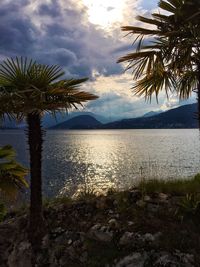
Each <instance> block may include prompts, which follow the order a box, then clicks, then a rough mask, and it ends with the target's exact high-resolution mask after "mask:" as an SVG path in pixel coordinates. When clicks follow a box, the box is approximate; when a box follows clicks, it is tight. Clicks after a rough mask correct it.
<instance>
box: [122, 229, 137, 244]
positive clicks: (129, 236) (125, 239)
mask: <svg viewBox="0 0 200 267" xmlns="http://www.w3.org/2000/svg"><path fill="white" fill-rule="evenodd" d="M134 238H135V236H134V233H132V232H125V233H124V234H123V236H122V237H121V238H120V240H119V245H121V246H125V245H128V244H130V243H132V242H133V239H134Z"/></svg>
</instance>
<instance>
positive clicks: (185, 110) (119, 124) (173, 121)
mask: <svg viewBox="0 0 200 267" xmlns="http://www.w3.org/2000/svg"><path fill="white" fill-rule="evenodd" d="M196 113H197V104H196V103H195V104H190V105H184V106H180V107H178V108H174V109H170V110H168V111H165V112H162V113H160V114H157V115H154V116H151V117H141V118H135V119H124V120H120V121H115V122H111V123H107V124H104V125H103V128H104V129H164V128H166V129H173V128H181V129H183V128H198V121H197V119H196V118H195V114H196Z"/></svg>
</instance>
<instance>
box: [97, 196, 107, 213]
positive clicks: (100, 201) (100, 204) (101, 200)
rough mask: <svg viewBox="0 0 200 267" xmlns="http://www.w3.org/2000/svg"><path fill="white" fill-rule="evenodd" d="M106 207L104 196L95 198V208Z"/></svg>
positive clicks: (102, 208) (101, 208)
mask: <svg viewBox="0 0 200 267" xmlns="http://www.w3.org/2000/svg"><path fill="white" fill-rule="evenodd" d="M107 207H108V205H107V202H106V198H105V197H100V198H99V199H97V201H96V208H97V209H100V210H104V209H106V208H107Z"/></svg>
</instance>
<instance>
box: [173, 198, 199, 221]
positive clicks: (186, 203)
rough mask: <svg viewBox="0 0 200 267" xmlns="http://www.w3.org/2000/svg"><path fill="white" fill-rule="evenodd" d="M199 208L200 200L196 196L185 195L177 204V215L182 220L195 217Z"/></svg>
mask: <svg viewBox="0 0 200 267" xmlns="http://www.w3.org/2000/svg"><path fill="white" fill-rule="evenodd" d="M199 208H200V199H199V196H198V195H197V194H187V195H186V196H185V197H184V198H183V199H182V200H181V202H180V203H179V209H178V213H179V214H180V215H181V217H182V219H186V218H188V219H192V218H194V217H196V215H197V213H198V211H199Z"/></svg>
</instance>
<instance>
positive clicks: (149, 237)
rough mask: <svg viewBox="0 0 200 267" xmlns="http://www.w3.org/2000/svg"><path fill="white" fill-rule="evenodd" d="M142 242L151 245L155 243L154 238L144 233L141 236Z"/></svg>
mask: <svg viewBox="0 0 200 267" xmlns="http://www.w3.org/2000/svg"><path fill="white" fill-rule="evenodd" d="M143 240H144V242H147V243H153V242H154V241H155V236H154V235H152V234H150V233H146V234H145V235H143Z"/></svg>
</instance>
